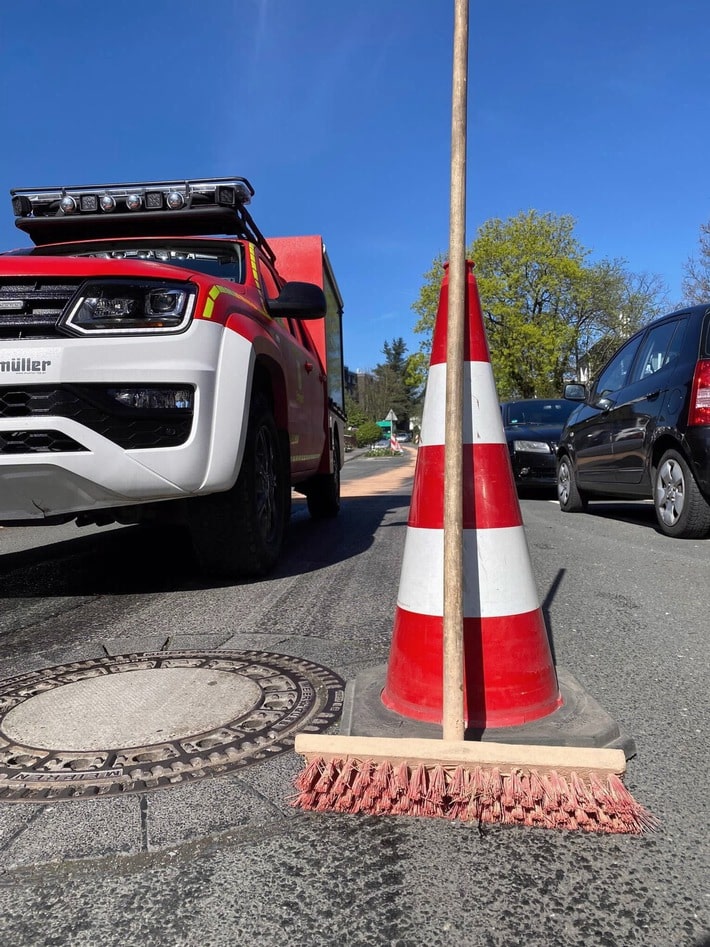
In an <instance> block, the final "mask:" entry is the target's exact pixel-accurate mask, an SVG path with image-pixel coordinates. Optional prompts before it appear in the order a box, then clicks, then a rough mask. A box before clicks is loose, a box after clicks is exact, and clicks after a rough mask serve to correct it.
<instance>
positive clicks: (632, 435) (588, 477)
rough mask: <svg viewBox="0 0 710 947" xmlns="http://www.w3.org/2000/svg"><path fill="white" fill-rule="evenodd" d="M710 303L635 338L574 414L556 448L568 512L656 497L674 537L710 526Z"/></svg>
mask: <svg viewBox="0 0 710 947" xmlns="http://www.w3.org/2000/svg"><path fill="white" fill-rule="evenodd" d="M709 331H710V304H707V305H702V306H693V307H691V308H688V309H681V310H678V311H677V312H673V313H670V314H669V315H667V316H663V317H662V318H660V319H656V320H655V321H654V322H652V323H650V324H649V325H648V326H646V327H645V328H644V329H642V330H641V331H640V332H637V333H636V335H634V336H632V337H631V338H630V339H629V340H628V341H627V342H625V343H624V345H623V346H622V347H621V348H620V349H619V350H618V351H617V352H616V354H615V355H614V356H613V357H612V358H611V359H610V360H609V362H607V364H606V366H605V367H604V368H603V369H602V371H601V372H600V374H599V377H598V378H597V381H596V383H595V384H594V387H593V388H592V389H591V391H590V392H589V394H588V396H587V398H586V400H585V402H584V403H583V404H580V405H579V407H578V408H577V409H576V410H575V411H574V412H573V413H572V414H571V415H570V417H569V419H568V421H567V425H566V427H565V429H564V431H563V433H562V437H561V438H560V444H559V448H558V450H557V493H558V497H559V501H560V508H561V509H562V510H563V511H564V512H565V513H575V512H578V511H581V510H584V509H586V506H587V502H588V501H589V500H599V499H632V500H639V499H653V502H654V505H655V508H656V517H657V519H658V525H659V527H660V529H661V530H662V531H663V532H664V533H666V535H668V536H675V537H678V538H697V537H701V536H706V535H708V533H710V340H709V339H708V333H709Z"/></svg>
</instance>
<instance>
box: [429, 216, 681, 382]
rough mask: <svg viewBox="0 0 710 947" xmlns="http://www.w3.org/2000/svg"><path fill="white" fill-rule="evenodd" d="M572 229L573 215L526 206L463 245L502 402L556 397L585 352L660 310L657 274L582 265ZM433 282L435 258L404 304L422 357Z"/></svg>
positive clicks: (584, 253)
mask: <svg viewBox="0 0 710 947" xmlns="http://www.w3.org/2000/svg"><path fill="white" fill-rule="evenodd" d="M574 228H575V220H574V218H573V217H570V216H568V215H563V216H556V215H554V214H550V213H546V214H541V213H539V212H538V211H535V210H530V211H526V212H523V213H520V214H518V215H517V216H515V217H511V218H509V219H508V220H505V221H503V220H499V219H497V218H494V219H491V220H488V221H486V222H485V223H484V224H483V225H482V226H481V228H480V229H479V231H478V234H477V236H476V238H475V240H474V241H473V243H472V244H471V245H470V246H469V248H468V251H467V256H468V257H469V259H473V260H475V273H476V279H477V282H478V287H479V292H480V296H481V305H482V310H483V318H484V326H485V330H486V335H487V338H488V345H489V348H490V352H491V363H492V365H493V371H494V375H495V379H496V385H497V389H498V394H499V397H500V398H501V399H507V398H529V397H535V396H537V397H552V396H559V395H560V393H561V391H562V388H563V385H564V382H565V380H566V379H567V378H569V377H572V376H575V377H579V368H580V364H581V362H582V361H585V362H587V363H588V362H589V361H590V359H589V352H590V350H594V351H596V350H597V349H599V350H601V349H602V348H604V346H600V345H599V343H600V342H602V340H604V339H609V340H611V341H613V343H614V344H618V341H619V340H620V339H621V338H623V337H624V336H625V335H628V334H629V331H628V330H629V329H630V328H631V327H632V326H633V327H635V325H636V324H640V323H641V321H642V320H643V319H646V318H648V317H649V316H652V315H656V314H657V312H658V311H659V298H660V296H662V293H663V287H662V284H661V282H660V280H659V279H658V277H646V276H641V277H639V276H634V275H633V274H631V273H629V272H628V271H627V270H626V267H625V264H624V261H620V260H615V261H608V260H603V261H601V262H600V263H590V262H589V256H590V251H589V250H587V249H586V248H585V247H583V246H582V244H581V243H580V242H579V240H578V239H577V237H576V236H575V233H574ZM442 277H443V258H442V257H438V258H437V259H435V260H434V263H433V266H432V269H431V270H430V271H429V272H428V273H427V274H425V280H426V282H425V284H424V286H423V287H422V289H421V292H420V295H419V298H418V300H417V301H416V302H415V303H414V305H413V307H412V308H413V309H414V311H415V312H416V313H417V315H418V316H419V318H418V321H417V323H416V325H415V331H416V332H419V333H422V334H424V336H425V339H424V343H423V345H422V350H423V351H426V350H428V348H429V347H430V344H431V332H432V329H433V325H434V319H435V316H436V308H437V304H438V297H439V289H440V286H441V280H442Z"/></svg>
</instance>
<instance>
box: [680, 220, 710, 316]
mask: <svg viewBox="0 0 710 947" xmlns="http://www.w3.org/2000/svg"><path fill="white" fill-rule="evenodd" d="M683 272H684V276H683V298H684V300H685V301H686V302H687V303H691V304H692V303H705V302H708V301H709V300H710V220H709V221H708V222H707V223H706V224H702V226H701V227H700V240H699V247H698V257H697V258H695V257H692V256H691V257H688V260H687V261H686V263H685V266H684V269H683Z"/></svg>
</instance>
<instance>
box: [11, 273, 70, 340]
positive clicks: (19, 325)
mask: <svg viewBox="0 0 710 947" xmlns="http://www.w3.org/2000/svg"><path fill="white" fill-rule="evenodd" d="M82 282H83V280H80V279H75V280H52V279H36V278H34V279H32V278H30V279H17V278H15V277H13V278H10V279H3V280H0V339H51V338H55V337H57V336H63V335H65V333H63V332H61V331H60V330H59V329H58V328H57V326H58V323H59V320H60V318H61V316H62V314H63V312H64V310H65V308H66V306H67V304H68V303H69V301H70V300H71V299H72V298H73V296H74V294H75V293H76V291H77V290H78V288H79V287H80V286H81V284H82Z"/></svg>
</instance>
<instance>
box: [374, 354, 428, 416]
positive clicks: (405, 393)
mask: <svg viewBox="0 0 710 947" xmlns="http://www.w3.org/2000/svg"><path fill="white" fill-rule="evenodd" d="M382 352H383V354H384V356H385V361H384V362H381V363H380V364H379V365H377V366H375V368H374V369H373V371H372V378H371V380H370V383H369V384H368V385H367V388H366V397H367V401H368V403H367V408H366V409H367V411H368V413H370V414H371V415H372V416H374V417H375V419H376V420H382V419H383V418H384V417H385V416H386V415H387V413H388V412H389V411H390V410H392V411H394V413H395V414H396V415H397V421H398V424H399V426H400V427H402V426H403V425H404V424H406V423H408V422H409V418H410V417H411V415H412V413H414V412H415V411H416V409H417V405H418V402H419V397H420V393H421V388H422V382H423V378H422V375H421V371H418V370H417V365H418V364H419V362H420V360H421V359H420V358H419V357H417V358H413V357H412V356H408V355H407V345H406V343H405V341H404V339H403V338H401V337H400V338H398V339H393V340H392V341H391V342H385V343H384V346H383V349H382Z"/></svg>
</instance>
